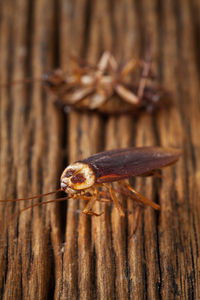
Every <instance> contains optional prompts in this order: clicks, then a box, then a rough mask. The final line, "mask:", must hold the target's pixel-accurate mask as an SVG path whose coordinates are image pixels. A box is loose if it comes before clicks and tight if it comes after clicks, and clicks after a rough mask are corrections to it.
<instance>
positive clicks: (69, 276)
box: [0, 0, 200, 300]
mask: <svg viewBox="0 0 200 300" xmlns="http://www.w3.org/2000/svg"><path fill="white" fill-rule="evenodd" d="M199 28H200V4H199V1H197V0H192V1H189V0H183V1H180V0H175V1H172V0H169V1H158V0H153V1H148V0H142V1H136V0H134V1H130V0H125V1H120V0H117V1H111V0H110V1H106V0H102V1H98V0H95V1H91V0H87V1H86V0H77V1H69V0H60V1H52V0H48V1H47V0H35V1H26V0H17V1H15V2H14V1H12V0H8V1H1V2H0V82H1V83H10V84H8V85H6V86H5V85H4V86H3V85H1V89H0V178H1V179H0V199H13V198H16V197H18V198H21V197H26V196H30V195H35V194H38V193H43V192H48V191H53V190H55V189H56V188H58V187H59V177H60V174H61V172H62V170H63V169H64V168H65V167H66V165H67V164H69V163H70V162H73V161H75V160H77V159H81V158H85V157H88V156H90V155H91V154H94V153H96V152H98V151H102V150H104V149H113V148H119V147H128V146H155V145H157V146H169V147H175V148H180V149H181V150H182V153H183V155H182V158H181V159H180V160H179V162H178V163H177V164H176V165H174V166H172V167H169V168H166V169H164V170H163V175H164V177H165V179H162V180H160V179H154V178H146V179H144V178H135V179H134V180H133V181H132V184H133V185H134V188H135V189H136V190H137V191H139V192H140V193H142V194H144V195H145V196H146V197H148V198H149V199H150V200H152V201H155V202H158V203H159V204H160V205H161V210H160V212H159V213H158V212H155V211H153V210H152V209H151V208H146V209H145V210H143V212H142V216H141V222H140V224H139V227H138V230H137V232H136V234H135V235H134V236H133V238H132V239H128V235H129V234H130V233H131V230H132V228H133V226H134V221H135V210H134V208H135V207H134V203H133V202H132V200H131V199H125V197H122V196H120V195H119V197H120V199H121V201H122V203H123V206H124V208H125V209H127V210H128V211H131V212H132V213H131V214H129V215H128V216H127V217H126V218H121V217H120V216H119V214H118V212H117V210H116V209H115V208H114V207H113V206H112V205H106V204H103V203H102V204H100V203H97V204H96V205H95V208H94V210H95V211H96V212H100V211H102V210H105V213H104V214H103V215H102V216H101V217H88V216H85V215H82V214H81V211H82V209H83V208H84V206H85V204H86V203H85V201H81V200H80V201H78V200H72V199H71V200H68V201H67V202H62V203H53V204H49V205H41V206H39V207H36V208H34V209H29V210H27V211H26V212H23V213H21V214H20V215H17V216H16V213H17V212H19V210H20V209H22V208H25V207H28V206H30V205H32V203H37V201H39V200H34V201H31V200H30V201H24V202H18V203H4V204H3V203H1V204H0V228H1V231H0V270H1V272H0V286H1V290H0V291H1V292H0V295H1V296H0V298H1V299H70V300H71V299H87V300H89V299H109V300H110V299H166V300H168V299H199V298H200V285H199V281H200V277H199V274H200V267H199V266H200V260H199V247H200V217H199V216H200V199H199V195H200V184H199V182H200V163H199V157H200V142H199V136H200V126H199V120H200V101H199V100H200V98H199V79H200V71H199V70H200V68H199V67H200V57H199V38H198V36H199ZM149 35H151V38H152V48H153V56H154V61H153V67H154V69H155V70H156V72H157V74H158V80H159V82H160V83H161V84H162V85H163V86H164V87H166V89H168V90H169V91H170V93H171V95H172V99H173V102H174V105H173V106H172V107H171V109H170V110H160V111H159V112H158V113H156V114H153V115H148V114H143V115H140V116H130V115H123V116H102V115H98V113H85V112H84V113H81V112H75V111H71V112H69V113H65V112H63V111H62V110H61V109H60V108H59V107H57V106H56V105H54V103H53V99H52V96H51V95H49V94H47V93H46V91H45V90H44V87H43V86H42V83H41V82H38V81H34V80H33V83H31V84H25V82H24V79H25V78H28V77H32V78H34V79H40V78H41V77H42V75H43V74H44V73H45V72H46V71H48V70H51V69H53V68H56V67H58V66H59V67H60V68H62V69H63V70H64V71H67V70H69V69H70V61H69V56H70V55H71V54H75V55H77V56H79V57H82V58H85V59H87V60H89V61H90V62H91V63H96V62H97V61H98V59H99V57H100V56H101V54H102V52H103V51H105V50H110V51H112V53H113V54H114V55H115V56H116V58H117V60H119V61H121V62H125V61H127V60H128V59H130V58H132V57H136V58H137V57H144V54H145V45H146V41H147V38H148V36H149ZM16 80H22V83H21V84H12V82H14V81H16ZM54 198H55V197H54ZM54 198H53V196H52V197H49V198H48V199H54ZM40 200H41V199H40ZM43 201H44V199H43Z"/></svg>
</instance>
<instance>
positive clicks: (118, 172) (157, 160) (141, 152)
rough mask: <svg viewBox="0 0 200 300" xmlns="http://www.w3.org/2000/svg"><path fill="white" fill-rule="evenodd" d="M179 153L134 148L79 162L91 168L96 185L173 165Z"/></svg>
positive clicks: (161, 149)
mask: <svg viewBox="0 0 200 300" xmlns="http://www.w3.org/2000/svg"><path fill="white" fill-rule="evenodd" d="M180 154H181V153H180V151H179V150H176V149H170V148H160V147H136V148H125V149H116V150H110V151H105V152H100V153H97V154H95V155H93V156H90V157H89V158H87V159H84V160H82V161H81V162H83V163H86V164H88V165H90V166H91V168H92V169H93V170H94V172H95V175H96V183H105V182H112V181H117V180H121V179H125V178H128V177H131V176H138V175H142V174H145V173H148V172H150V171H153V170H155V169H160V168H163V167H165V166H167V165H170V164H173V163H175V162H176V161H177V160H178V158H179V156H180Z"/></svg>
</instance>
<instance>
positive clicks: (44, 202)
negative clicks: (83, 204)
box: [6, 196, 71, 226]
mask: <svg viewBox="0 0 200 300" xmlns="http://www.w3.org/2000/svg"><path fill="white" fill-rule="evenodd" d="M70 197H71V196H67V197H63V198H57V199H54V200H47V201H43V202H40V203H35V204H32V205H30V206H27V207H24V208H22V209H20V210H19V211H18V212H16V213H15V214H13V215H12V216H11V217H10V218H9V219H8V220H7V222H6V226H8V225H9V224H10V222H11V221H13V220H14V219H15V218H17V217H18V216H19V215H20V214H21V213H22V212H24V211H26V210H28V209H31V208H33V207H37V206H41V205H44V204H49V203H53V202H59V201H64V200H67V199H69V198H70Z"/></svg>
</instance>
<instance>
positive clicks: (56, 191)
mask: <svg viewBox="0 0 200 300" xmlns="http://www.w3.org/2000/svg"><path fill="white" fill-rule="evenodd" d="M61 191H62V189H58V190H55V191H52V192H48V193H44V194H39V195H36V196H31V197H27V198H18V199H11V200H0V202H18V201H25V200H32V199H37V198H41V197H45V196H48V195H52V194H56V193H58V192H61Z"/></svg>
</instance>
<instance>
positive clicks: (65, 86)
mask: <svg viewBox="0 0 200 300" xmlns="http://www.w3.org/2000/svg"><path fill="white" fill-rule="evenodd" d="M147 54H148V55H146V58H145V60H139V59H134V58H133V59H131V60H129V61H128V62H127V63H126V64H125V65H123V66H121V65H120V64H118V63H117V61H116V59H115V57H114V56H113V55H112V54H111V53H110V52H108V51H105V52H104V53H103V54H102V56H101V58H100V60H99V62H98V63H97V65H91V64H89V63H88V62H85V61H83V60H81V59H80V58H77V57H74V56H71V57H70V58H71V60H72V69H71V71H70V72H68V73H67V74H64V72H63V71H62V70H60V69H56V70H52V71H50V72H47V73H45V74H44V75H43V78H42V81H43V83H44V85H45V87H46V89H47V91H48V92H50V93H51V94H53V95H54V98H55V99H54V102H55V103H58V104H59V106H61V107H64V109H65V111H69V110H70V109H77V110H81V111H82V110H87V111H98V112H100V113H104V114H122V113H139V112H141V111H147V112H153V111H155V110H156V109H158V108H160V107H163V106H165V105H166V104H167V105H168V104H170V101H169V93H167V92H166V91H164V89H163V88H161V87H160V86H159V85H158V84H155V82H154V79H155V75H154V73H153V71H152V70H151V60H152V59H151V54H150V51H148V52H147ZM137 67H139V68H140V69H141V75H140V77H139V83H138V80H137V79H136V78H135V79H134V80H133V78H132V75H133V73H134V71H135V70H137ZM130 75H131V76H130ZM35 81H37V82H38V81H41V79H39V78H37V79H31V78H28V79H25V80H23V81H14V82H12V83H13V84H18V83H22V82H26V83H28V82H35ZM133 82H134V83H133ZM12 83H10V84H1V86H8V85H11V84H12ZM168 106H169V105H168Z"/></svg>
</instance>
